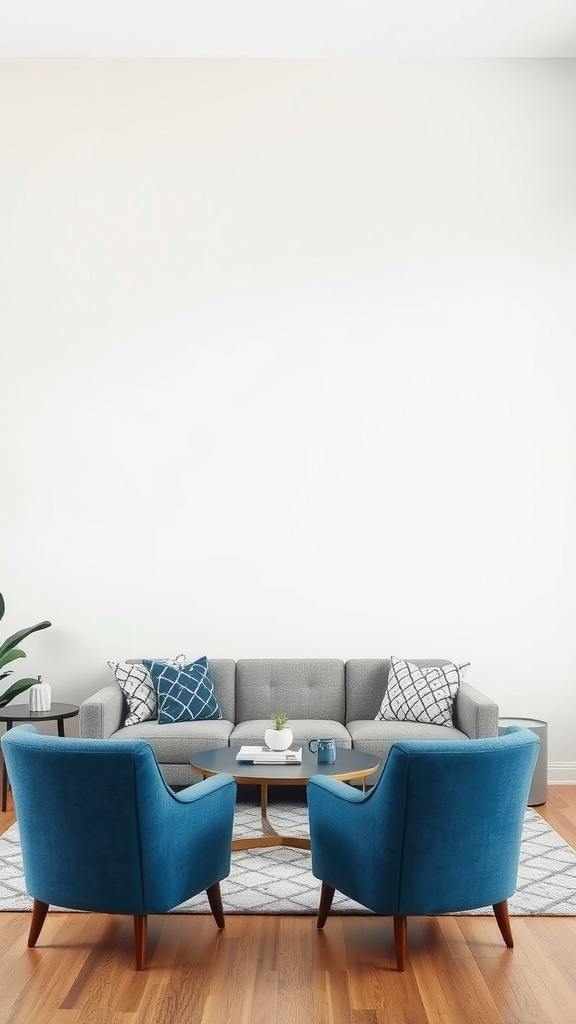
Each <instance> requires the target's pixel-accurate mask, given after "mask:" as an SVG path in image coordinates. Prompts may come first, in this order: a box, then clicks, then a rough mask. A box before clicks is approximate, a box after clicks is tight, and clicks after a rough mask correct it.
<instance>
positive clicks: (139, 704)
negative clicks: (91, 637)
mask: <svg viewBox="0 0 576 1024" xmlns="http://www.w3.org/2000/svg"><path fill="white" fill-rule="evenodd" d="M185 660H186V659H185V657H184V655H183V654H180V655H179V656H178V657H177V658H175V659H174V661H173V662H171V664H173V665H182V664H183V662H184V661H185ZM108 664H109V666H110V668H111V669H112V671H113V673H114V675H115V676H116V682H117V683H118V686H119V687H120V689H121V690H122V693H123V694H124V697H125V699H126V703H127V705H128V715H127V716H126V720H125V722H124V725H138V723H139V722H147V721H149V720H150V719H151V718H157V716H158V699H157V697H156V689H155V687H154V683H153V682H152V679H151V678H150V673H149V671H148V669H147V668H145V667H144V665H143V664H142V662H138V663H137V664H132V662H129V661H119V662H118V661H109V662H108Z"/></svg>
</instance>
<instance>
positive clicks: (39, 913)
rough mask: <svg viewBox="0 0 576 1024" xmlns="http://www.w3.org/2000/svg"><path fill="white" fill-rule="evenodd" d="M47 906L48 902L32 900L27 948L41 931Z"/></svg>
mask: <svg viewBox="0 0 576 1024" xmlns="http://www.w3.org/2000/svg"><path fill="white" fill-rule="evenodd" d="M49 906H50V904H49V903H43V902H42V900H34V906H33V907H32V920H31V922H30V931H29V933H28V949H32V948H33V947H34V946H35V945H36V943H37V941H38V936H39V935H40V932H41V931H42V925H43V924H44V921H45V920H46V914H47V913H48V907H49Z"/></svg>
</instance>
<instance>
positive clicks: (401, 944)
mask: <svg viewBox="0 0 576 1024" xmlns="http://www.w3.org/2000/svg"><path fill="white" fill-rule="evenodd" d="M406 932H407V923H406V915H405V914H394V942H395V944H396V969H397V970H398V971H403V970H404V969H405V967H406Z"/></svg>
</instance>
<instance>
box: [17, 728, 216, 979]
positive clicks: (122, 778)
mask: <svg viewBox="0 0 576 1024" xmlns="http://www.w3.org/2000/svg"><path fill="white" fill-rule="evenodd" d="M2 752H3V754H4V757H5V760H6V767H7V770H8V775H9V777H10V781H11V784H12V791H13V795H14V806H15V810H16V817H17V821H18V825H19V829H20V838H21V844H22V858H23V863H24V876H25V880H26V888H27V890H28V893H29V894H30V896H32V897H33V899H34V906H33V911H32V921H31V926H30V933H29V937H28V946H34V945H35V944H36V941H37V939H38V937H39V935H40V931H41V929H42V926H43V924H44V920H45V918H46V914H47V911H48V908H49V905H50V904H52V905H55V906H58V907H63V908H67V909H70V910H85V911H94V912H100V913H105V914H129V915H131V916H133V918H134V933H135V944H136V968H137V970H142V969H143V968H144V965H145V962H146V930H147V915H148V914H162V913H165V912H166V911H168V910H172V909H173V908H174V907H176V906H178V905H179V904H180V903H183V902H184V901H185V900H187V899H190V898H191V897H192V896H195V895H196V894H197V893H199V892H202V891H203V890H206V893H207V896H208V901H209V905H210V909H211V911H212V914H213V915H214V918H215V921H216V924H217V925H218V927H219V928H223V927H224V913H223V909H222V900H221V895H220V881H221V880H222V879H223V878H226V876H227V875H228V874H229V873H230V851H231V841H232V825H233V820H234V806H235V801H236V783H235V782H234V780H233V779H232V777H231V776H230V775H219V776H217V777H215V778H211V779H208V780H206V781H204V782H200V783H197V784H196V785H194V786H190V787H189V788H188V789H184V790H182V791H181V792H179V793H175V792H173V791H172V790H171V789H169V788H168V786H167V785H166V783H165V782H164V779H163V778H162V774H161V772H160V769H159V768H158V765H157V763H156V759H155V756H154V752H153V750H152V747H151V746H150V745H149V744H148V743H147V742H145V741H142V740H136V739H135V740H123V741H119V742H117V743H109V742H108V741H106V740H89V739H73V738H66V737H65V738H61V737H59V736H41V735H39V734H38V733H37V732H36V730H35V729H34V727H33V726H29V725H26V726H20V727H18V728H15V729H11V730H10V731H9V732H7V733H6V734H5V735H4V736H3V737H2Z"/></svg>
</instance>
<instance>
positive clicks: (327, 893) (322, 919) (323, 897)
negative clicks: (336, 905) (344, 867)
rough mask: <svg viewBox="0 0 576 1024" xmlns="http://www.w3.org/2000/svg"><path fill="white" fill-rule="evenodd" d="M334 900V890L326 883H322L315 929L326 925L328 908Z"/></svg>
mask: <svg viewBox="0 0 576 1024" xmlns="http://www.w3.org/2000/svg"><path fill="white" fill-rule="evenodd" d="M333 899H334V889H333V888H332V886H331V885H328V883H327V882H322V890H321V892H320V905H319V907H318V920H317V922H316V927H317V928H323V927H324V925H325V924H326V918H327V917H328V914H329V913H330V907H331V906H332V900H333Z"/></svg>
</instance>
